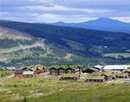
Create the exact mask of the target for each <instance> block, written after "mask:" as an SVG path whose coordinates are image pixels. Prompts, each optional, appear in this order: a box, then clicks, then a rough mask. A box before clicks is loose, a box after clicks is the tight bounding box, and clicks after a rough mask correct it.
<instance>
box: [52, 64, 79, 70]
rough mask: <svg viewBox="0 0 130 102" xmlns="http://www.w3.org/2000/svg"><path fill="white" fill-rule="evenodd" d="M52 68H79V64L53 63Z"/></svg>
mask: <svg viewBox="0 0 130 102" xmlns="http://www.w3.org/2000/svg"><path fill="white" fill-rule="evenodd" d="M52 68H55V69H60V68H63V69H69V68H71V69H76V68H78V66H77V65H52V66H51V68H50V69H52Z"/></svg>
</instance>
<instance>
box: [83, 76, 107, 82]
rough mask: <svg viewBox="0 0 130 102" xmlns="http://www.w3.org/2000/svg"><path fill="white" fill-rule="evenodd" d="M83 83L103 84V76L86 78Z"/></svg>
mask: <svg viewBox="0 0 130 102" xmlns="http://www.w3.org/2000/svg"><path fill="white" fill-rule="evenodd" d="M85 82H96V83H97V82H105V79H104V76H87V77H86V79H85Z"/></svg>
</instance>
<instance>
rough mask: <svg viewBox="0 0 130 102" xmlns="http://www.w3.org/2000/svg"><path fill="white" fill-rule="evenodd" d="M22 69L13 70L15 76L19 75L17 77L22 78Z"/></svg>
mask: <svg viewBox="0 0 130 102" xmlns="http://www.w3.org/2000/svg"><path fill="white" fill-rule="evenodd" d="M23 72H24V71H23V70H16V71H15V72H14V74H15V77H19V78H22V77H23Z"/></svg>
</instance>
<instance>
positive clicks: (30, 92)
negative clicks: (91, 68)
mask: <svg viewBox="0 0 130 102" xmlns="http://www.w3.org/2000/svg"><path fill="white" fill-rule="evenodd" d="M58 79H59V78H58V77H51V78H44V77H42V76H39V77H36V78H33V79H32V78H26V79H18V78H10V79H9V78H8V79H7V78H4V79H0V102H11V101H13V102H14V101H15V102H25V100H26V102H129V100H130V97H129V95H130V85H129V84H126V83H116V82H115V83H102V84H92V83H91V84H89V83H85V82H84V81H82V80H81V81H78V82H62V81H59V80H58ZM25 97H26V99H24V98H25Z"/></svg>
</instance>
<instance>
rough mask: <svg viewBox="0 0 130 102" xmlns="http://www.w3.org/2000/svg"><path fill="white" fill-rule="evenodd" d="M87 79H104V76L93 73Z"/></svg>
mask: <svg viewBox="0 0 130 102" xmlns="http://www.w3.org/2000/svg"><path fill="white" fill-rule="evenodd" d="M86 79H104V77H103V76H93V75H90V76H87V77H86Z"/></svg>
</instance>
